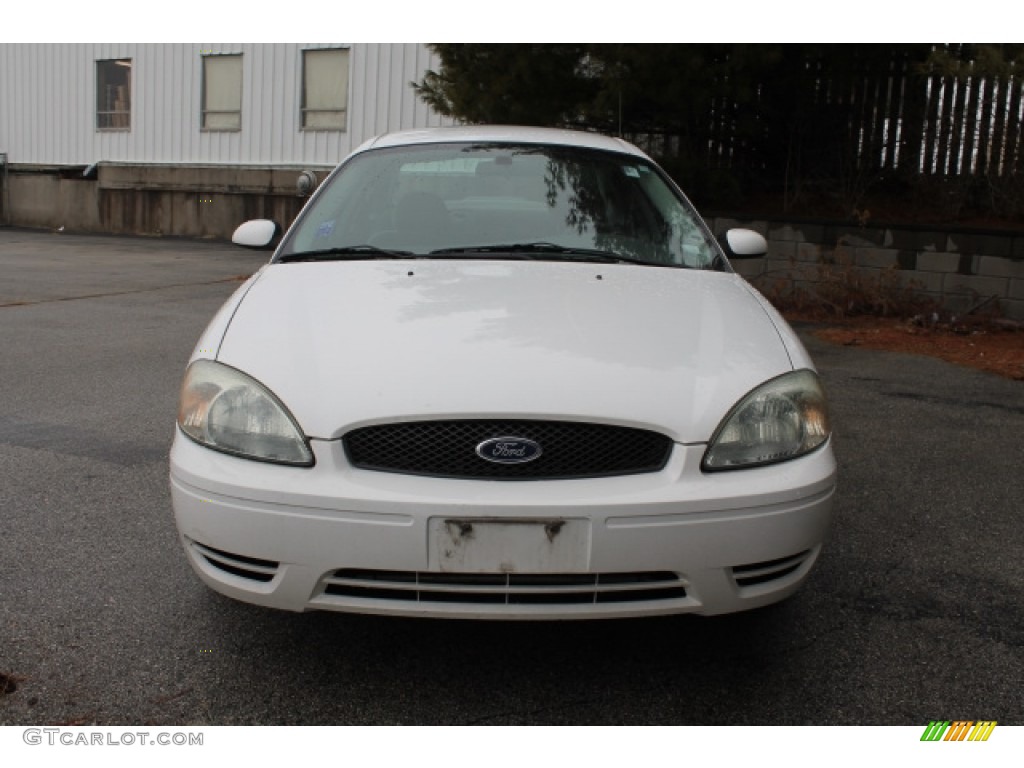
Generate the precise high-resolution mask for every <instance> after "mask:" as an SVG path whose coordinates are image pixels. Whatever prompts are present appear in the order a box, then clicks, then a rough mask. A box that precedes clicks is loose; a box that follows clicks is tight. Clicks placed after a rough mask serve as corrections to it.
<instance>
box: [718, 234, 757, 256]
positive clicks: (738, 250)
mask: <svg viewBox="0 0 1024 768" xmlns="http://www.w3.org/2000/svg"><path fill="white" fill-rule="evenodd" d="M718 244H719V245H720V246H722V250H723V251H725V255H726V256H728V257H729V258H730V259H756V258H759V257H761V256H764V255H765V254H767V253H768V241H767V240H765V239H764V235H761V234H760V233H758V232H755V231H754V230H752V229H730V230H729V231H727V232H725V233H724V234H721V235H719V236H718Z"/></svg>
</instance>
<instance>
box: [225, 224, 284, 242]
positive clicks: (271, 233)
mask: <svg viewBox="0 0 1024 768" xmlns="http://www.w3.org/2000/svg"><path fill="white" fill-rule="evenodd" d="M280 233H281V227H279V226H278V225H277V223H276V222H273V221H271V220H270V219H252V220H251V221H247V222H245V223H244V224H242V225H240V226H239V227H238V229H236V230H235V233H234V234H233V235H232V236H231V242H232V243H234V244H235V245H241V246H244V247H245V248H269V247H270V246H271V245H272V244H273V242H274V239H275V238H276V237H277V236H278V235H279V234H280Z"/></svg>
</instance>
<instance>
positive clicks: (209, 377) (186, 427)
mask: <svg viewBox="0 0 1024 768" xmlns="http://www.w3.org/2000/svg"><path fill="white" fill-rule="evenodd" d="M178 426H179V427H181V431H182V432H184V433H185V434H186V435H187V436H188V437H190V438H192V439H193V440H195V441H196V442H197V443H200V444H201V445H205V446H206V447H207V448H213V449H214V450H216V451H223V452H224V453H232V454H235V455H236V456H244V457H246V458H249V459H259V460H260V461H272V462H275V463H277V464H293V465H298V466H304V467H310V466H312V465H313V452H312V451H311V450H310V448H309V443H308V442H307V441H306V438H305V437H304V436H303V434H302V430H300V429H299V425H298V424H296V423H295V419H294V418H293V417H292V415H291V414H290V413H288V409H287V408H285V407H284V405H283V404H282V403H281V401H280V400H278V399H277V398H276V397H275V396H274V394H273V393H272V392H271V391H270V390H269V389H267V388H266V387H264V386H263V385H262V384H260V383H259V382H258V381H256V380H255V379H253V378H252V377H251V376H246V375H245V374H244V373H242V372H241V371H238V370H236V369H234V368H231V367H229V366H226V365H224V364H222V363H215V362H213V361H212V360H196V361H195V362H194V363H192V365H190V366H189V367H188V370H187V371H186V372H185V381H184V383H183V384H182V385H181V402H180V404H179V406H178Z"/></svg>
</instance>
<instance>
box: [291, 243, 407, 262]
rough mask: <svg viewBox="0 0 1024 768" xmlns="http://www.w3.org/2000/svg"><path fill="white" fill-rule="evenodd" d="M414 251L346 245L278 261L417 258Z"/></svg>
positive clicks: (304, 253) (293, 254)
mask: <svg viewBox="0 0 1024 768" xmlns="http://www.w3.org/2000/svg"><path fill="white" fill-rule="evenodd" d="M416 255H417V254H414V253H413V252H412V251H395V250H390V249H388V248H378V247H377V246H375V245H344V246H341V247H340V248H321V249H319V250H316V251H298V252H297V253H286V254H284V255H283V256H281V257H280V258H279V259H278V260H277V261H278V263H284V262H289V261H343V260H346V259H352V260H356V259H407V258H409V257H410V256H416Z"/></svg>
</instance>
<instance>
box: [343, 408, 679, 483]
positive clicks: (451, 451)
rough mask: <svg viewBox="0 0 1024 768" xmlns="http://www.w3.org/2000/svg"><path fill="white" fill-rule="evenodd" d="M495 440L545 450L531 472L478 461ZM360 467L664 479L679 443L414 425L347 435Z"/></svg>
mask: <svg viewBox="0 0 1024 768" xmlns="http://www.w3.org/2000/svg"><path fill="white" fill-rule="evenodd" d="M495 437H520V438H526V439H528V440H533V441H535V442H537V443H539V444H540V445H541V448H542V453H541V455H540V457H538V458H537V459H534V460H533V461H530V462H528V463H525V464H496V463H494V462H490V461H486V460H484V459H482V458H480V457H479V456H477V454H476V448H477V446H478V445H479V444H480V443H482V442H483V441H485V440H489V439H491V438H495ZM344 444H345V451H346V453H347V454H348V458H349V461H350V462H351V463H352V465H353V466H356V467H359V468H360V469H373V470H378V471H382V472H401V473H404V474H413V475H430V476H433V477H460V478H480V479H489V480H554V479H569V478H581V477H609V476H612V475H630V474H636V473H639V472H657V471H658V470H660V469H661V468H662V467H664V466H665V462H666V461H668V456H669V453H670V452H671V449H672V441H671V440H670V439H669V438H668V437H666V436H665V435H661V434H658V433H657V432H650V431H647V430H643V429H633V428H630V427H618V426H610V425H607V424H587V423H582V422H572V421H523V420H518V419H509V420H500V421H497V420H475V419H465V420H457V421H413V422H405V423H401V424H380V425H376V426H371V427H362V428H360V429H356V430H353V431H352V432H349V433H348V434H347V435H345V438H344Z"/></svg>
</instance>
